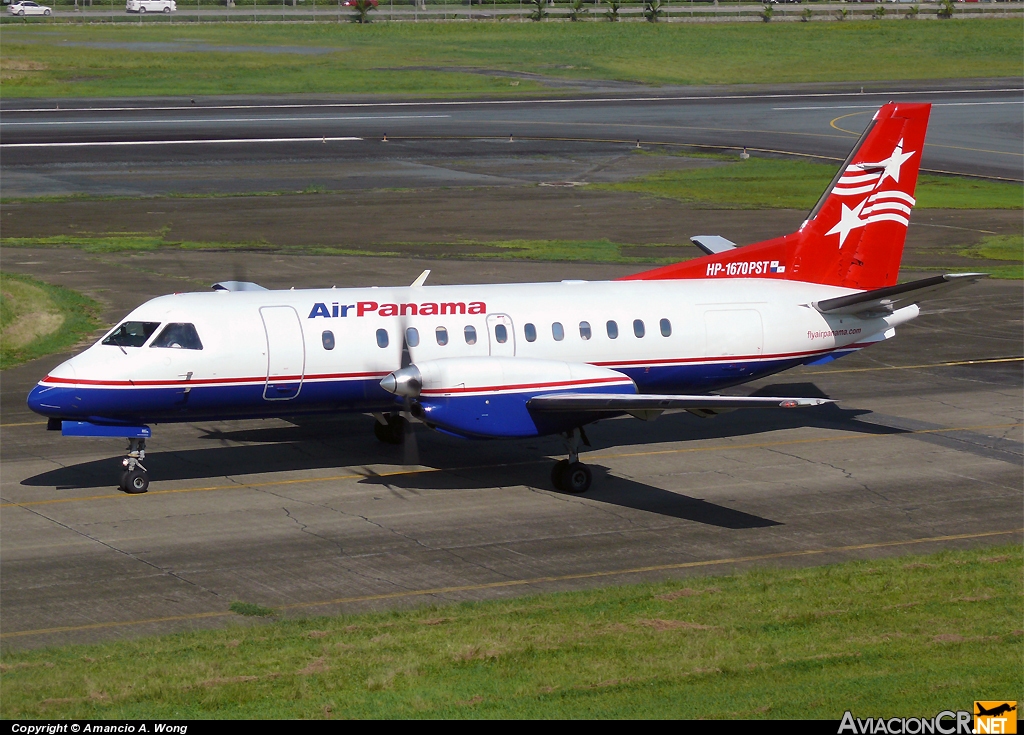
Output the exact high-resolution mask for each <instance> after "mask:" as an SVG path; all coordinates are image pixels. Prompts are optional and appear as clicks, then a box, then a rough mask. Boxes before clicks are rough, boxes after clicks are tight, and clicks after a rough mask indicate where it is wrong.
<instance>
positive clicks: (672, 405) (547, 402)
mask: <svg viewBox="0 0 1024 735" xmlns="http://www.w3.org/2000/svg"><path fill="white" fill-rule="evenodd" d="M825 403H834V401H832V400H830V399H828V398H776V397H769V396H672V395H668V396H664V395H647V394H639V395H638V394H635V393H554V394H550V395H543V396H534V397H533V398H531V399H530V400H529V402H528V403H527V404H526V405H527V406H528V407H529V408H530V409H531V410H533V411H611V412H617V413H632V412H634V411H671V410H683V411H731V410H733V409H737V408H802V407H805V406H820V405H822V404H825Z"/></svg>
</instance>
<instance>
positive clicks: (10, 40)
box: [0, 12, 1024, 98]
mask: <svg viewBox="0 0 1024 735" xmlns="http://www.w3.org/2000/svg"><path fill="white" fill-rule="evenodd" d="M377 15H378V17H379V16H380V12H378V13H377ZM141 42H158V43H172V44H173V43H180V44H181V46H180V49H176V48H174V47H171V48H167V47H163V48H161V49H159V50H154V49H144V48H139V47H132V46H130V45H128V46H124V45H120V46H119V45H116V44H131V43H141ZM98 43H99V44H102V43H106V44H115V45H112V46H109V47H106V48H103V47H95V46H89V45H72V44H98ZM65 44H67V45H65ZM195 44H205V45H206V46H205V48H202V49H199V50H196V48H195ZM229 47H233V48H229ZM260 47H265V48H266V49H267V50H266V51H265V52H264V51H262V50H261V49H260ZM289 47H291V48H296V47H321V48H324V49H326V50H328V51H329V52H328V53H323V54H309V53H304V54H303V53H294V52H291V53H289V52H287V51H288V48H289ZM282 50H283V52H282ZM1022 58H1024V36H1022V34H1021V33H1020V20H1019V19H1012V18H1007V19H986V20H948V21H942V22H915V21H895V22H884V23H880V22H872V21H861V22H846V23H709V24H703V23H701V24H696V23H671V24H669V23H605V22H589V23H568V22H558V23H555V22H549V23H517V22H516V23H496V22H492V23H428V22H423V23H373V24H370V25H363V26H357V25H353V24H351V23H317V24H308V23H282V24H273V23H257V24H251V23H237V24H234V23H231V24H227V23H224V24H190V25H187V26H183V25H162V24H160V25H158V24H145V25H142V26H140V25H138V24H124V25H112V24H106V25H105V24H89V25H73V24H67V25H61V26H60V27H59V31H54V30H53V29H52V28H45V29H44V28H43V27H39V26H25V25H22V24H14V25H7V26H5V27H4V50H3V57H2V62H3V64H2V72H3V87H2V89H0V94H2V96H3V97H5V98H10V97H50V98H53V97H85V96H91V97H120V96H166V95H188V96H195V95H219V94H391V95H394V94H408V95H416V96H424V95H427V96H453V95H465V94H472V95H500V96H509V95H518V96H523V95H526V96H531V95H537V94H552V93H555V92H554V91H553V89H552V88H551V87H545V86H543V85H541V84H540V83H539V82H538V81H535V80H534V79H533V78H519V79H511V78H509V77H507V76H488V75H487V74H480V73H466V72H468V71H471V70H473V71H479V70H496V71H502V72H509V71H513V72H529V73H530V74H536V75H540V77H542V78H543V77H550V78H569V79H573V80H596V79H613V80H620V81H631V82H637V83H643V84H650V85H669V84H672V85H705V84H737V83H753V84H759V83H770V84H785V83H793V82H842V81H858V82H860V81H870V80H904V79H907V80H911V79H957V78H972V77H973V78H981V77H1019V76H1020V75H1021V73H1022V62H1021V59H1022ZM559 93H564V90H563V91H562V92H559Z"/></svg>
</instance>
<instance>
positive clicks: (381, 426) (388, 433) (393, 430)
mask: <svg viewBox="0 0 1024 735" xmlns="http://www.w3.org/2000/svg"><path fill="white" fill-rule="evenodd" d="M373 416H374V418H376V419H377V420H376V421H375V422H374V424H373V435H374V436H376V437H377V439H379V440H380V441H382V442H384V443H385V444H401V443H402V442H403V441H405V433H406V425H407V424H408V423H409V422H408V420H407V419H406V418H405V417H404V416H400V415H399V414H397V413H389V414H387V415H385V414H382V413H375V414H374V415H373Z"/></svg>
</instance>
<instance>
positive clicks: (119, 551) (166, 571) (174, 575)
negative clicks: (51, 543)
mask: <svg viewBox="0 0 1024 735" xmlns="http://www.w3.org/2000/svg"><path fill="white" fill-rule="evenodd" d="M21 507H22V508H24V510H27V511H28V512H29V513H34V514H35V515H37V516H39V517H40V518H43V519H45V520H47V521H49V522H50V523H52V524H54V525H55V526H59V527H60V528H63V529H65V530H67V531H70V532H71V533H74V534H76V535H78V536H81V537H83V538H87V539H89V540H90V541H92V542H93V543H96V544H99V545H100V546H103V547H105V548H107V549H109V550H110V551H113V552H114V553H116V554H121V555H122V556H126V557H128V558H129V559H131V560H132V561H137V562H139V563H140V564H143V565H145V566H147V567H150V568H151V569H155V570H156V571H158V572H160V573H161V574H164V575H167V576H168V577H172V578H173V579H176V580H178V581H179V582H183V583H185V584H187V585H189V586H191V587H195V588H196V589H198V590H202V591H203V592H206V593H209V594H211V595H213V596H214V597H220V594H218V593H217V592H215V591H214V590H211V589H209V588H208V587H204V586H203V585H201V584H199V583H198V582H193V581H192V580H190V579H186V578H185V577H183V576H181V575H180V574H178V573H177V572H173V571H171V570H170V569H164V568H163V567H161V566H159V565H157V564H154V563H153V562H151V561H147V560H146V559H143V558H142V557H141V556H139V555H138V554H133V553H132V552H130V551H126V550H125V549H121V548H118V547H117V546H114V545H113V544H111V543H108V542H106V541H104V540H103V539H100V538H97V537H96V536H93V535H91V534H88V533H86V532H84V531H81V530H79V529H77V528H74V527H72V526H69V525H68V524H67V523H61V522H60V521H58V520H57V519H56V518H52V517H51V516H48V515H46V514H45V513H41V512H40V511H38V510H36V509H35V508H27V507H25V506H21Z"/></svg>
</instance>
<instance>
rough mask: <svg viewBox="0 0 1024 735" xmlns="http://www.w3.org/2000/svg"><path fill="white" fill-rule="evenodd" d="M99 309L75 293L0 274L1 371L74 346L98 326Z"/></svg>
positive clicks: (89, 300)
mask: <svg viewBox="0 0 1024 735" xmlns="http://www.w3.org/2000/svg"><path fill="white" fill-rule="evenodd" d="M98 309H99V304H97V303H96V302H95V301H93V300H92V299H90V298H88V297H86V296H83V295H82V294H80V293H76V292H75V291H71V290H69V289H66V288H60V287H58V286H51V285H49V284H46V283H42V282H41V281H37V280H35V279H33V278H28V277H26V276H20V275H13V274H10V273H0V330H2V331H0V369H5V368H9V367H12V366H13V365H17V364H20V363H22V362H26V361H28V360H32V359H35V358H37V357H41V356H42V355H48V354H51V353H54V352H59V351H60V350H62V349H65V348H67V347H71V346H72V345H75V344H77V343H78V342H80V341H81V340H82V339H83V338H84V337H85V336H86V335H88V334H89V333H91V332H92V331H94V330H95V329H96V328H98V327H99V325H100V324H99V321H98V320H97V319H96V314H97V312H98Z"/></svg>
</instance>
